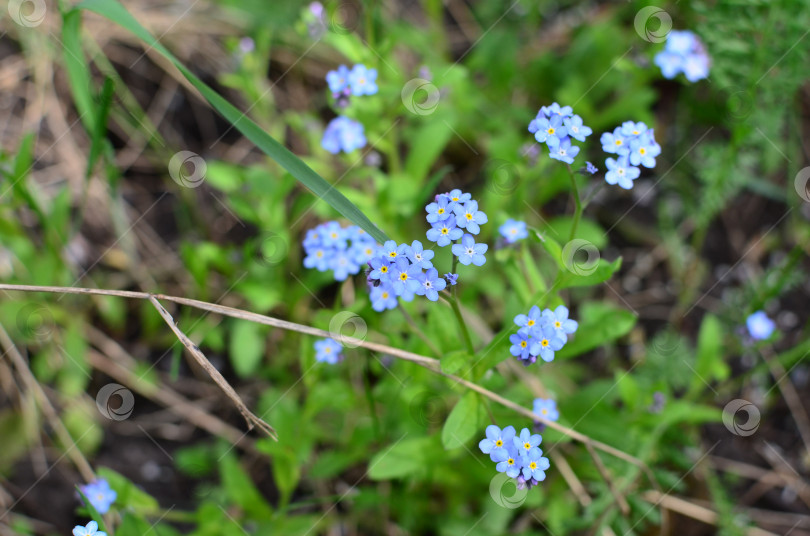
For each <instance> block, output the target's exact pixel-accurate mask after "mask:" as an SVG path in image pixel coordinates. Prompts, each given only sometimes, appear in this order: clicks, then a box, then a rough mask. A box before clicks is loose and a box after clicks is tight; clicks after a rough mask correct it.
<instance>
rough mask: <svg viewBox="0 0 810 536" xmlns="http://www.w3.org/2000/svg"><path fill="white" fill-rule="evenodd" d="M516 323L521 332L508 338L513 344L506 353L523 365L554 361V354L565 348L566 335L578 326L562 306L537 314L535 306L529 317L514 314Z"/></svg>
mask: <svg viewBox="0 0 810 536" xmlns="http://www.w3.org/2000/svg"><path fill="white" fill-rule="evenodd" d="M515 324H517V326H518V327H519V328H520V329H518V332H517V333H515V334H513V335H511V336H510V337H509V341H510V342H511V343H512V347H511V348H510V349H509V351H510V352H511V353H512V355H513V356H515V357H517V358H518V360H520V361H522V362H523V364H524V365H526V366H528V365H531V364H532V363H534V362H535V361H537V358H538V357H540V358H541V359H542V360H543V361H546V362H549V361H553V360H554V352H557V351H559V350H560V349H561V348H562V347H563V346H565V343H566V342H568V335H570V334H572V333H574V332H575V331H576V330H577V327H578V324H577V322H576V320H571V319H569V318H568V308H567V307H565V306H564V305H560V306H559V307H557V308H556V309H554V310H553V311H552V310H551V309H545V310H543V311H540V308H539V307H538V306H536V305H535V306H534V307H532V308H531V310H529V314H528V315H517V316H516V317H515Z"/></svg>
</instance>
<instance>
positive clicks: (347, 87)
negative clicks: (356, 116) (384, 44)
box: [321, 64, 378, 154]
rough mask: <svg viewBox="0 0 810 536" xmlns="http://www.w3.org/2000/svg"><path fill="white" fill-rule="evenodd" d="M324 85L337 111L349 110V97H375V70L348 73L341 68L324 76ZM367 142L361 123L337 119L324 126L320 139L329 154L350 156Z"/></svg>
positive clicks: (359, 67) (354, 69)
mask: <svg viewBox="0 0 810 536" xmlns="http://www.w3.org/2000/svg"><path fill="white" fill-rule="evenodd" d="M326 82H327V83H328V84H329V89H330V91H332V96H333V97H334V99H335V104H336V105H337V107H338V108H345V107H346V106H348V104H349V97H350V96H352V95H355V96H361V95H374V94H376V93H377V90H378V88H377V70H376V69H369V68H368V67H366V66H365V65H363V64H357V65H355V66H354V67H352V68H351V70H350V69H349V68H348V67H346V66H345V65H341V66H339V67H338V68H337V70H336V71H329V72H328V73H327V74H326ZM367 142H368V140H366V134H365V129H364V128H363V125H362V123H359V122H357V121H354V120H352V119H349V118H348V117H346V116H343V115H339V116H337V117H336V118H334V119H332V121H330V122H329V125H327V127H326V130H325V131H324V133H323V138H322V139H321V147H323V148H324V149H326V150H327V151H329V152H330V153H332V154H338V153H339V152H340V151H343V152H344V153H350V152H352V151H354V150H355V149H360V148H362V147H365V145H366V143H367Z"/></svg>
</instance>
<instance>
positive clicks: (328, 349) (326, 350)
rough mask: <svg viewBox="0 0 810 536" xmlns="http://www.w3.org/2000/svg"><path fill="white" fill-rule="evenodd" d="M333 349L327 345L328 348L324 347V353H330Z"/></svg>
mask: <svg viewBox="0 0 810 536" xmlns="http://www.w3.org/2000/svg"><path fill="white" fill-rule="evenodd" d="M331 351H332V349H331V348H329V347H328V346H327V347H326V348H324V349H323V353H325V354H328V353H330V352H331Z"/></svg>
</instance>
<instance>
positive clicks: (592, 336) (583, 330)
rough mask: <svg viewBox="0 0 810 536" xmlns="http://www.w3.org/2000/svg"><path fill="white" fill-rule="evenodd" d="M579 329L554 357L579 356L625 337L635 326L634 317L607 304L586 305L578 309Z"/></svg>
mask: <svg viewBox="0 0 810 536" xmlns="http://www.w3.org/2000/svg"><path fill="white" fill-rule="evenodd" d="M580 316H581V318H575V319H574V320H578V321H579V328H578V329H577V331H576V333H575V334H574V336H573V339H571V340H569V341H568V342H567V343H566V344H565V346H563V348H562V350H560V351H559V352H557V353H556V357H558V358H561V359H566V358H569V357H574V356H578V355H581V354H583V353H585V352H587V351H589V350H593V349H594V348H596V347H597V346H601V345H603V344H606V343H608V342H611V341H614V340H616V339H618V338H619V337H621V336H623V335H626V334H627V333H629V332H630V330H631V329H633V326H635V325H636V316H635V315H634V314H633V313H631V312H629V311H625V310H624V309H618V308H615V307H613V306H612V305H609V304H607V303H587V304H585V305H583V306H582V308H581V309H580Z"/></svg>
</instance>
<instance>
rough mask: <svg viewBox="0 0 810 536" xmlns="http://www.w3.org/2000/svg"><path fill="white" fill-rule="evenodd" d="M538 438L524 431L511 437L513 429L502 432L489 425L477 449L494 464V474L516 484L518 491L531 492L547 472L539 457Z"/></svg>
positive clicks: (543, 458)
mask: <svg viewBox="0 0 810 536" xmlns="http://www.w3.org/2000/svg"><path fill="white" fill-rule="evenodd" d="M542 441H543V438H542V436H540V434H532V433H531V431H529V429H528V428H524V429H523V430H521V431H520V435H517V434H516V433H515V427H514V426H507V427H506V428H504V429H503V430H501V429H500V428H498V427H497V426H495V425H494V424H491V425H489V426H487V429H486V438H485V439H482V440H481V442H480V443H478V448H480V449H481V452H483V453H484V454H489V458H490V459H491V460H492V461H493V462H496V464H497V465H496V466H495V470H496V471H498V472H499V473H506V476H508V477H510V478H514V479H516V480H517V487H518V488H519V489H523V488H526V487H528V488H531V487H532V486H536V485H537V484H538V483H539V482H541V481H543V480H545V478H546V470H548V468H549V463H548V458H546V457H544V456H543V451H542V450H541V449H540V446H539V445H540V443H541V442H542Z"/></svg>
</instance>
